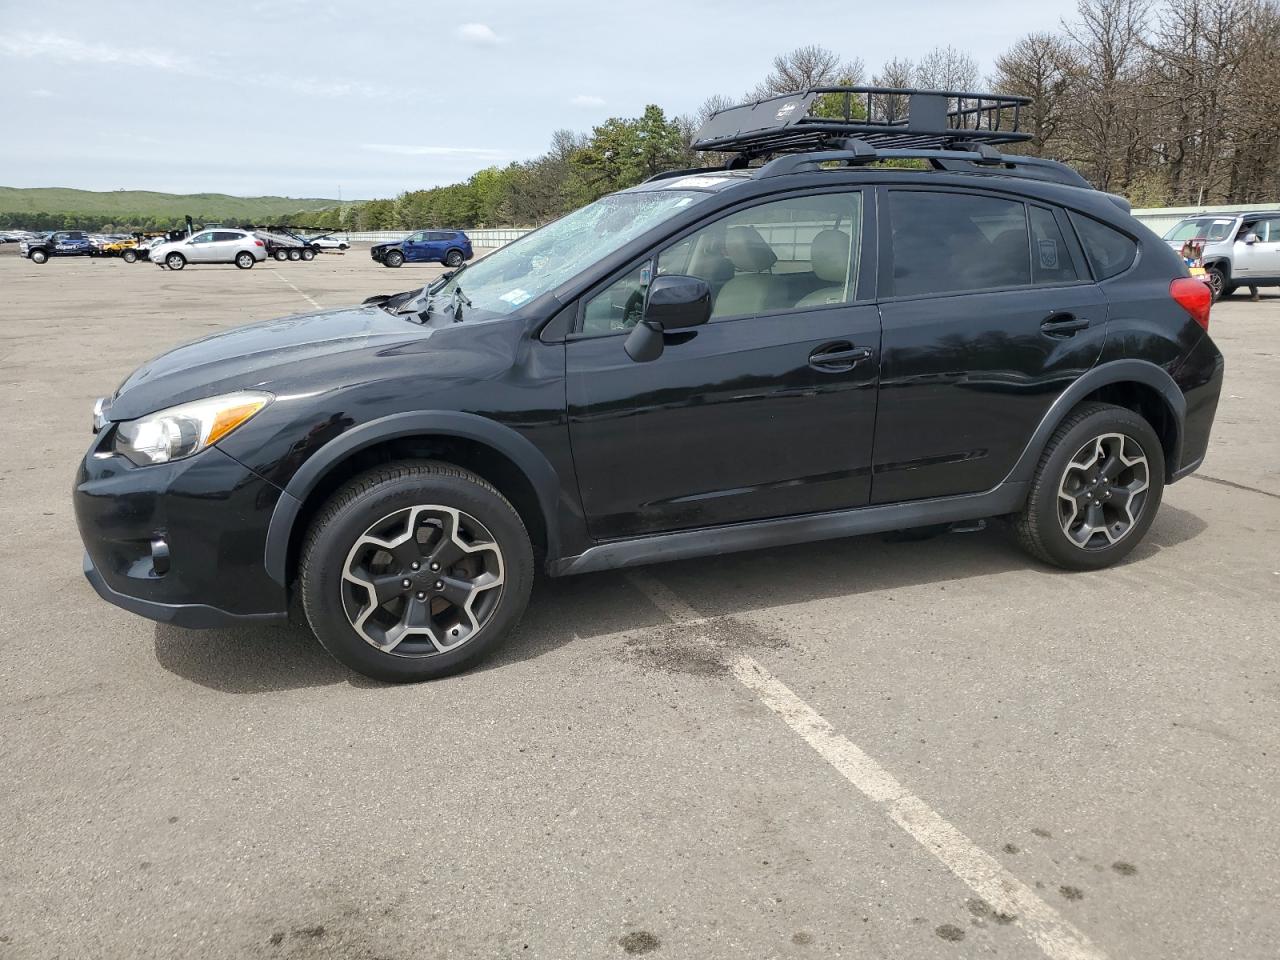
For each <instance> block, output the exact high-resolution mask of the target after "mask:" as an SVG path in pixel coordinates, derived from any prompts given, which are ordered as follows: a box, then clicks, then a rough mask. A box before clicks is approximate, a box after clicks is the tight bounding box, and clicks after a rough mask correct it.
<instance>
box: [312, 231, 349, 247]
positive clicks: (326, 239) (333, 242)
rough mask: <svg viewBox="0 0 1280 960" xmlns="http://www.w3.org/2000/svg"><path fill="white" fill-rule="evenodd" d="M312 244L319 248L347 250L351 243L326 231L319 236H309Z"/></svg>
mask: <svg viewBox="0 0 1280 960" xmlns="http://www.w3.org/2000/svg"><path fill="white" fill-rule="evenodd" d="M310 239H311V243H312V245H313V246H317V247H319V248H320V249H321V250H349V249H350V248H351V244H349V243H347V241H345V240H339V239H338V238H337V237H335V236H334V235H333V234H331V233H326V234H325V235H324V236H321V237H311V238H310Z"/></svg>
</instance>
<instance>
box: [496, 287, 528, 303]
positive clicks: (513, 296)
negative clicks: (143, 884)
mask: <svg viewBox="0 0 1280 960" xmlns="http://www.w3.org/2000/svg"><path fill="white" fill-rule="evenodd" d="M532 298H533V294H531V293H529V292H528V291H526V290H521V289H519V288H516V289H515V290H511V291H509V292H507V293H504V294H503V295H502V296H500V297H499V298H498V299H499V300H505V301H506V302H507V303H509V304H511V305H512V306H513V307H518V306H520V304H522V303H528V302H529V300H531V299H532Z"/></svg>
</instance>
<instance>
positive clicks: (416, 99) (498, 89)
mask: <svg viewBox="0 0 1280 960" xmlns="http://www.w3.org/2000/svg"><path fill="white" fill-rule="evenodd" d="M1074 6H1075V2H1074V0H1039V2H1037V3H1034V4H1028V3H1026V2H1025V0H984V2H983V3H981V4H980V5H978V6H975V5H973V4H971V3H959V2H953V0H895V2H893V3H892V4H884V5H881V4H871V3H857V2H850V0H808V2H806V3H790V4H778V3H776V2H768V3H765V2H752V0H736V2H723V0H682V2H668V0H647V2H645V3H638V4H625V5H623V4H618V3H610V2H608V0H597V2H586V3H581V2H557V0H541V2H534V3H531V2H528V0H520V2H505V0H469V2H467V3H462V4H444V3H440V2H428V0H419V2H411V0H405V2H398V0H380V2H378V3H376V4H374V3H363V2H360V0H345V2H335V3H330V2H328V0H269V2H257V0H240V2H236V3H216V4H215V3H171V4H166V5H163V6H162V7H157V6H154V5H146V4H143V5H138V4H136V3H124V2H118V3H117V2H104V0H92V2H80V0H58V2H46V3H28V2H22V0H0V78H2V79H0V185H4V186H12V187H40V186H44V187H53V186H57V187H78V188H81V189H87V190H117V189H128V190H160V191H165V192H172V193H197V192H216V193H230V194H236V195H241V196H255V195H264V194H278V195H283V196H291V197H337V196H339V194H340V195H341V196H342V197H343V198H344V199H369V198H372V197H391V196H395V195H396V194H397V193H400V192H401V191H404V190H413V189H421V188H424V187H430V186H435V185H438V184H444V183H453V182H456V181H458V180H463V179H466V178H467V177H468V176H470V175H471V174H472V173H474V172H475V171H476V170H479V169H481V168H483V167H486V166H490V165H493V164H500V165H505V164H507V163H509V162H511V161H513V160H524V159H528V158H531V157H534V156H537V155H538V154H540V153H542V152H544V151H545V150H546V148H547V145H548V143H549V142H550V138H551V133H552V131H553V130H556V129H558V128H562V127H567V128H570V129H574V130H581V131H589V130H590V129H591V128H592V127H593V126H594V125H596V124H598V123H601V122H602V121H604V120H605V119H607V118H608V117H611V116H635V115H637V114H639V113H640V112H641V111H642V110H643V109H644V106H645V105H646V104H648V103H656V104H658V105H659V106H661V107H663V108H664V109H665V110H666V111H667V112H668V114H680V113H692V112H694V111H696V110H697V108H698V106H699V104H701V103H702V102H703V101H704V100H705V99H706V98H707V97H708V96H711V95H712V94H717V93H721V94H725V95H728V96H733V97H737V96H739V95H740V94H741V93H742V92H743V91H745V90H748V89H750V88H751V87H753V86H754V85H755V84H756V83H758V82H759V81H760V80H761V79H763V77H764V76H765V75H766V74H767V73H768V71H769V67H770V61H771V60H772V58H773V56H774V55H775V54H777V53H781V52H785V51H787V50H790V49H793V48H794V47H797V46H800V45H803V44H808V43H820V44H822V45H824V46H826V47H829V48H831V49H833V50H836V51H837V52H839V53H840V54H842V55H843V56H845V57H849V58H853V57H860V58H861V59H862V60H863V61H864V62H865V63H866V65H867V68H868V73H871V72H874V71H875V70H876V69H877V68H878V67H879V66H880V64H881V63H883V62H884V61H886V60H889V59H891V58H893V57H895V56H896V57H910V58H913V59H917V58H919V57H920V56H921V55H922V54H924V53H925V52H926V51H927V50H929V49H930V48H932V47H934V46H945V45H947V44H951V45H954V46H955V47H957V48H959V49H962V50H966V51H968V52H969V53H970V54H971V55H973V56H974V57H975V58H977V60H978V62H979V64H980V65H981V67H982V69H983V72H984V73H985V72H987V71H989V70H990V68H991V64H992V61H993V60H994V58H995V57H996V56H997V55H998V54H999V53H1000V52H1001V51H1002V50H1004V49H1006V48H1007V47H1008V46H1010V45H1011V44H1012V43H1013V42H1014V41H1016V40H1017V39H1018V38H1019V37H1021V36H1023V35H1024V34H1026V33H1029V32H1032V31H1035V30H1052V29H1055V28H1056V27H1057V25H1058V23H1059V21H1060V19H1061V18H1062V17H1063V16H1064V15H1067V14H1069V13H1070V12H1071V11H1072V10H1073V9H1074Z"/></svg>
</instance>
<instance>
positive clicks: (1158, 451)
mask: <svg viewBox="0 0 1280 960" xmlns="http://www.w3.org/2000/svg"><path fill="white" fill-rule="evenodd" d="M1163 493H1164V451H1163V449H1162V448H1161V446H1160V438H1159V437H1158V436H1156V432H1155V430H1154V429H1152V427H1151V424H1150V423H1148V422H1147V421H1146V420H1145V419H1144V418H1143V417H1142V416H1140V415H1139V414H1137V413H1134V412H1133V411H1132V410H1128V409H1126V408H1124V407H1116V406H1112V405H1110V404H1104V403H1090V404H1085V405H1083V406H1081V407H1079V408H1077V409H1076V410H1075V411H1074V412H1073V413H1071V414H1070V415H1069V416H1068V417H1067V419H1066V420H1064V421H1063V422H1062V424H1061V426H1059V427H1058V429H1057V430H1055V431H1054V434H1053V436H1052V437H1051V438H1050V439H1049V443H1048V444H1047V445H1046V447H1045V450H1044V453H1043V454H1042V455H1041V457H1040V463H1039V466H1038V467H1037V468H1036V475H1035V479H1034V480H1033V481H1032V484H1031V494H1030V496H1029V497H1028V498H1027V504H1026V506H1025V507H1024V508H1023V511H1022V513H1020V514H1018V515H1017V516H1016V518H1015V519H1014V524H1013V526H1014V531H1015V533H1016V534H1017V537H1018V541H1019V542H1020V543H1021V545H1022V547H1023V548H1024V549H1025V550H1027V552H1029V553H1030V554H1031V555H1032V556H1034V557H1036V558H1038V559H1040V560H1043V561H1044V562H1045V563H1051V564H1053V565H1054V566H1058V567H1063V568H1065V569H1068V570H1099V569H1101V568H1103V567H1108V566H1110V565H1111V564H1113V563H1116V562H1117V561H1119V560H1121V559H1122V558H1123V557H1125V556H1126V555H1127V554H1128V553H1129V551H1131V550H1132V549H1133V548H1134V547H1136V546H1137V545H1138V543H1139V542H1141V540H1142V538H1143V536H1145V535H1146V532H1147V530H1148V528H1150V526H1151V523H1152V521H1153V520H1154V519H1155V515H1156V511H1157V510H1159V508H1160V498H1161V496H1162V495H1163Z"/></svg>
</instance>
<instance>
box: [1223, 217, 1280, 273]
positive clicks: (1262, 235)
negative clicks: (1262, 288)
mask: <svg viewBox="0 0 1280 960" xmlns="http://www.w3.org/2000/svg"><path fill="white" fill-rule="evenodd" d="M1250 234H1252V235H1253V236H1255V237H1257V240H1256V241H1255V242H1254V243H1246V242H1245V240H1244V238H1245V237H1246V236H1248V235H1250ZM1231 259H1232V270H1231V276H1232V278H1233V279H1237V280H1268V281H1280V217H1270V218H1268V219H1266V220H1257V221H1255V222H1253V223H1246V224H1244V225H1243V226H1242V227H1241V228H1240V232H1239V234H1237V236H1236V242H1235V244H1234V246H1233V248H1232V251H1231Z"/></svg>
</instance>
